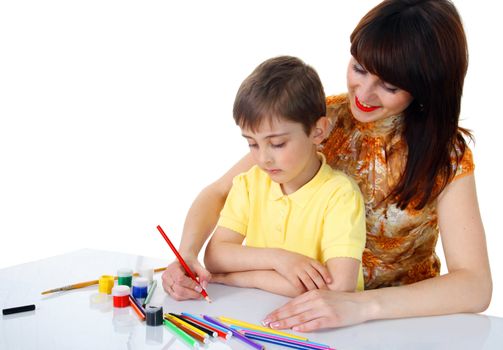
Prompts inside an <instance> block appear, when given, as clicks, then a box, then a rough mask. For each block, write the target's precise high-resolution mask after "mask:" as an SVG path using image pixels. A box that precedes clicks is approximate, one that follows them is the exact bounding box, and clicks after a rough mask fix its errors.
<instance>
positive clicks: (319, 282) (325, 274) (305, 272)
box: [274, 249, 332, 290]
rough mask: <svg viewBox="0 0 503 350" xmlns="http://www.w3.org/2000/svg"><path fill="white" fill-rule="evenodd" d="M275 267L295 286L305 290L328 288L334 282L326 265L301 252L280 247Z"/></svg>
mask: <svg viewBox="0 0 503 350" xmlns="http://www.w3.org/2000/svg"><path fill="white" fill-rule="evenodd" d="M277 251H278V254H277V255H275V260H276V263H275V266H274V269H275V270H276V271H277V272H278V273H279V274H280V275H282V276H284V277H285V278H286V279H287V280H288V281H289V282H290V283H291V284H292V285H293V286H294V287H295V288H298V289H301V290H302V289H303V290H313V289H327V284H330V283H331V282H332V278H331V276H330V273H329V271H328V269H327V267H326V266H325V265H323V264H322V263H320V262H319V261H317V260H314V259H311V258H309V257H307V256H304V255H302V254H299V253H294V252H290V251H287V250H284V249H278V250H277Z"/></svg>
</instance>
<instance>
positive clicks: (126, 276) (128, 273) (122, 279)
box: [117, 269, 133, 287]
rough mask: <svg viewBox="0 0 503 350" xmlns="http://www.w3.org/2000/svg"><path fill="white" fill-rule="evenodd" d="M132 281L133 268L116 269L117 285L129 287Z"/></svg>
mask: <svg viewBox="0 0 503 350" xmlns="http://www.w3.org/2000/svg"><path fill="white" fill-rule="evenodd" d="M132 282H133V270H131V269H120V270H119V271H117V284H118V285H119V286H128V287H131V283H132Z"/></svg>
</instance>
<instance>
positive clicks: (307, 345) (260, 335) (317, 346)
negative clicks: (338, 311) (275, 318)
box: [242, 330, 333, 350]
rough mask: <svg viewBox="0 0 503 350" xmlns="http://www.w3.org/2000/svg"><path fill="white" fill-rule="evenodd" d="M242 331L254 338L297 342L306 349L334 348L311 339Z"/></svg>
mask: <svg viewBox="0 0 503 350" xmlns="http://www.w3.org/2000/svg"><path fill="white" fill-rule="evenodd" d="M242 333H243V334H244V336H245V337H252V336H253V337H254V338H253V339H257V340H264V341H267V340H265V339H271V340H275V341H278V342H280V343H291V344H295V345H298V346H302V347H304V348H306V349H315V350H333V348H331V347H330V346H329V345H325V344H320V343H315V342H310V341H302V340H295V339H292V338H286V337H281V336H279V335H272V334H266V333H262V332H256V331H249V330H243V331H242Z"/></svg>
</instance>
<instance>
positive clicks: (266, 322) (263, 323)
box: [262, 318, 271, 327]
mask: <svg viewBox="0 0 503 350" xmlns="http://www.w3.org/2000/svg"><path fill="white" fill-rule="evenodd" d="M269 323H271V320H270V319H268V318H266V319H265V320H263V321H262V325H263V326H266V327H267V326H269Z"/></svg>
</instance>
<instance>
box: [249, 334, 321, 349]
mask: <svg viewBox="0 0 503 350" xmlns="http://www.w3.org/2000/svg"><path fill="white" fill-rule="evenodd" d="M246 338H247V339H253V340H260V341H264V342H266V343H271V344H276V345H280V346H285V347H287V348H291V349H299V350H311V349H310V348H307V347H305V346H302V345H297V344H292V343H286V342H280V341H278V340H274V339H269V338H261V337H255V336H253V335H247V336H246Z"/></svg>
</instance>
